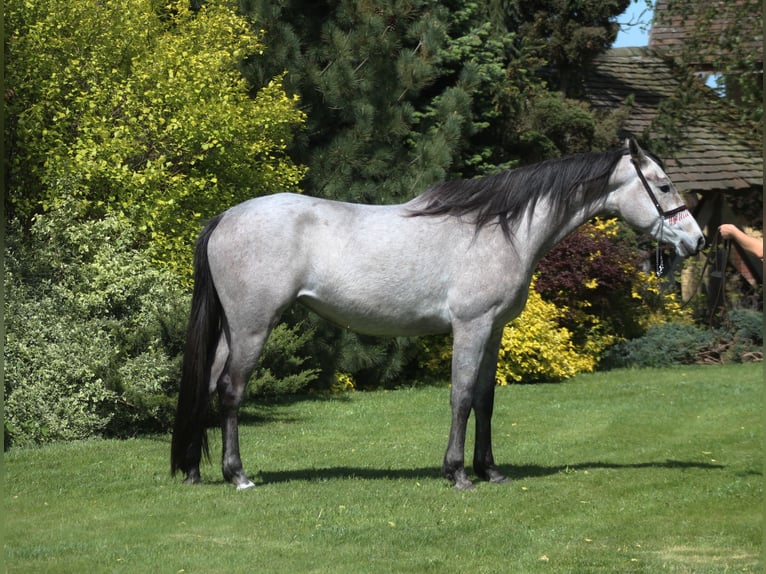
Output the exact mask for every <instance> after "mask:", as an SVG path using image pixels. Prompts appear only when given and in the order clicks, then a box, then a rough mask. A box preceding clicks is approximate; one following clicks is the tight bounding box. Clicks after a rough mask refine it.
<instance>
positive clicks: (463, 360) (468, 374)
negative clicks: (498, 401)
mask: <svg viewBox="0 0 766 574" xmlns="http://www.w3.org/2000/svg"><path fill="white" fill-rule="evenodd" d="M487 331H488V330H487V329H480V328H476V327H475V326H473V325H465V326H453V343H452V390H451V392H450V406H451V407H452V424H451V426H450V432H449V442H448V444H447V452H446V453H445V455H444V464H443V465H442V474H443V475H444V477H445V478H447V479H448V480H451V481H452V482H454V483H455V488H456V489H458V490H467V489H469V488H473V483H472V482H471V481H470V479H469V478H468V474H467V473H466V471H465V435H466V427H467V426H468V417H469V415H470V414H471V407H472V406H473V397H474V391H475V388H476V382H477V379H478V375H479V369H480V365H481V360H482V357H483V355H484V349H485V347H486V345H487V343H488V339H489V336H488V334H487Z"/></svg>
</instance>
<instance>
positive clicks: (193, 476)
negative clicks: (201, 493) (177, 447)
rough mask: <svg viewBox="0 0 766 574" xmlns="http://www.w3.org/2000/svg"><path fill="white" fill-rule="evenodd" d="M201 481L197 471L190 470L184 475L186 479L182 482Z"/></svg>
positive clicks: (196, 482)
mask: <svg viewBox="0 0 766 574" xmlns="http://www.w3.org/2000/svg"><path fill="white" fill-rule="evenodd" d="M201 482H202V479H201V478H200V476H199V473H193V472H190V473H189V474H188V475H187V476H186V480H184V484H200V483H201Z"/></svg>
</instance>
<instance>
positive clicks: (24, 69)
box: [6, 0, 303, 275]
mask: <svg viewBox="0 0 766 574" xmlns="http://www.w3.org/2000/svg"><path fill="white" fill-rule="evenodd" d="M83 23H85V25H83ZM6 31H7V36H6V37H7V38H8V44H9V46H8V59H9V71H10V73H9V78H8V85H9V86H11V87H12V89H13V91H14V93H15V96H14V98H13V100H12V103H11V105H10V106H9V116H10V121H9V124H10V129H11V137H10V139H11V141H12V142H13V145H12V148H11V158H10V160H11V161H10V166H11V174H10V190H9V194H8V199H9V200H10V208H11V211H12V212H13V213H15V214H17V215H18V216H20V217H22V218H25V219H28V218H29V217H30V216H31V215H33V214H35V213H38V212H40V211H41V210H46V209H50V208H52V207H54V206H56V205H57V204H59V203H60V202H61V201H62V200H64V199H65V198H63V197H62V196H61V193H62V192H64V191H65V193H67V194H69V195H71V198H72V199H75V200H76V201H77V202H78V204H79V210H80V213H82V214H85V215H86V216H92V217H99V216H101V215H102V214H104V213H113V214H116V215H118V216H119V217H124V218H126V219H127V220H128V221H130V222H131V223H132V224H133V225H135V226H136V228H137V229H138V230H139V231H140V235H139V236H137V238H136V240H137V241H138V242H139V243H141V244H143V245H147V246H148V248H149V249H150V251H151V256H152V259H153V260H155V261H157V262H158V263H162V264H163V265H168V266H170V267H171V268H173V269H174V270H175V271H176V272H178V273H180V274H187V275H188V268H189V263H190V253H191V249H190V247H191V245H192V243H193V241H194V238H195V237H196V234H197V231H198V229H199V226H200V223H201V221H202V220H203V219H204V218H207V217H209V216H211V215H212V214H214V213H216V212H218V211H221V210H222V209H223V208H225V207H228V206H230V205H232V204H234V203H238V202H240V201H242V200H244V199H247V198H248V197H251V196H253V195H262V194H266V193H272V192H275V191H282V190H285V189H296V188H297V186H298V182H299V181H300V179H301V177H302V176H303V169H302V168H300V167H298V166H297V165H296V164H295V163H293V162H292V161H291V160H290V159H289V158H288V157H287V156H286V155H285V149H286V147H287V146H288V144H289V143H290V141H291V139H292V136H293V132H294V130H295V129H296V127H298V126H299V125H300V124H301V122H302V120H303V115H302V114H301V112H300V111H299V110H298V109H297V107H296V100H295V98H289V97H287V96H286V95H285V93H284V91H283V90H282V86H281V82H282V78H281V76H278V77H275V78H273V79H272V80H270V81H269V82H268V83H267V85H265V86H262V87H261V89H259V90H257V92H255V93H252V94H251V93H250V86H249V85H248V84H247V82H246V80H245V79H244V78H243V77H242V75H241V73H240V72H239V71H238V69H237V66H238V64H239V62H240V61H241V60H242V59H244V58H245V57H246V56H249V55H251V54H258V53H259V52H262V51H263V46H262V44H261V42H260V40H259V39H258V36H257V34H256V33H254V32H253V30H252V27H251V25H250V23H249V22H248V21H246V20H245V19H244V18H242V17H241V16H238V15H237V14H236V13H235V12H234V10H233V9H232V8H231V7H230V6H228V5H227V4H226V3H225V2H223V1H221V0H211V2H208V3H206V4H205V5H204V6H203V7H202V8H200V10H199V12H193V11H192V10H190V9H189V8H188V7H187V6H186V5H185V4H184V3H183V2H172V3H170V4H166V3H165V2H158V1H157V0H137V1H136V2H130V3H127V4H126V3H118V2H114V1H111V0H108V1H105V2H102V1H100V0H76V1H74V2H63V1H62V0H43V1H41V2H35V3H29V2H21V1H17V0H14V1H13V2H11V4H10V6H9V9H8V18H7V22H6Z"/></svg>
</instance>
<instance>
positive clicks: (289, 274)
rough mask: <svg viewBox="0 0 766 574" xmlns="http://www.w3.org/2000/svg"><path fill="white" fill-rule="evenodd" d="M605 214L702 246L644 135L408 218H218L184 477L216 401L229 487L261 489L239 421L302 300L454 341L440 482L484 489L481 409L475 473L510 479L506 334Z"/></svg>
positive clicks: (419, 203)
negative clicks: (577, 240)
mask: <svg viewBox="0 0 766 574" xmlns="http://www.w3.org/2000/svg"><path fill="white" fill-rule="evenodd" d="M602 214H609V215H612V214H614V215H618V216H620V217H621V218H622V219H623V220H625V221H626V222H627V223H628V224H629V225H631V226H632V227H634V228H636V229H637V230H640V231H642V232H648V233H650V234H651V235H652V236H653V237H654V238H655V239H657V240H658V241H662V242H664V243H669V244H672V245H673V246H674V248H675V251H676V252H677V253H678V254H679V255H680V256H688V255H691V254H693V253H696V252H697V251H699V250H700V249H701V248H702V247H703V246H704V243H705V239H704V236H703V234H702V231H701V230H700V228H699V226H698V225H697V222H696V221H695V219H694V217H693V216H692V215H691V213H690V212H689V211H688V210H687V209H686V206H685V205H684V202H683V200H682V198H681V196H680V195H679V194H678V192H677V191H676V190H675V188H674V187H673V185H672V183H671V182H670V179H669V178H668V176H667V175H666V174H665V173H664V171H663V170H662V168H661V167H660V165H659V162H658V161H656V160H655V159H654V158H653V157H652V156H651V155H649V154H648V153H645V152H644V151H643V150H642V149H641V148H640V147H639V145H638V144H637V143H636V141H635V140H633V139H632V138H631V139H629V140H627V141H626V143H625V146H624V148H619V149H615V150H611V151H607V152H598V153H585V154H578V155H573V156H568V157H565V158H562V159H557V160H549V161H545V162H542V163H538V164H534V165H532V166H529V167H524V168H520V169H516V170H512V171H507V172H503V173H500V174H497V175H492V176H487V177H484V178H477V179H472V180H465V181H453V182H448V183H444V184H440V185H436V186H434V187H432V188H430V189H428V190H426V191H425V192H424V193H423V194H421V195H419V196H418V197H415V198H414V199H412V200H411V201H409V202H407V203H404V204H401V205H388V206H373V205H358V204H351V203H342V202H336V201H329V200H325V199H317V198H313V197H306V196H303V195H296V194H290V193H281V194H276V195H270V196H265V197H259V198H256V199H252V200H250V201H246V202H244V203H241V204H239V205H236V206H234V207H232V208H231V209H229V210H228V211H226V212H224V213H222V214H220V215H218V216H216V217H215V218H213V219H212V220H211V221H210V222H208V224H207V226H206V227H205V229H204V230H203V231H202V233H201V235H200V238H199V240H198V242H197V247H196V252H195V265H194V277H195V285H194V293H193V298H192V309H191V317H190V322H189V328H188V339H187V345H186V350H185V355H184V363H183V372H182V381H181V386H180V392H179V397H178V410H177V415H176V420H175V426H174V429H173V438H172V447H171V471H172V473H173V474H175V473H176V472H178V471H182V472H184V473H185V474H186V482H189V483H196V482H199V481H200V470H199V466H200V461H201V458H202V454H203V452H204V453H205V454H207V452H208V445H207V435H206V431H205V420H206V415H207V412H208V406H209V404H210V400H211V396H212V395H213V394H214V393H216V392H217V393H218V397H219V403H220V408H221V415H222V423H221V427H222V439H223V456H222V471H223V476H224V478H225V479H226V480H227V481H229V482H231V483H232V484H234V485H235V486H236V487H237V488H238V489H246V488H250V487H252V486H253V483H252V482H251V481H250V479H249V478H248V477H247V475H246V474H245V472H244V471H243V467H242V461H241V458H240V453H239V437H238V422H237V416H238V411H239V407H240V403H241V401H242V398H243V395H244V391H245V386H246V384H247V382H248V379H249V377H250V375H251V374H252V372H253V369H254V368H255V366H256V363H257V361H258V359H259V356H260V354H261V351H262V349H263V346H264V344H265V342H266V339H267V338H268V336H269V333H270V332H271V330H272V329H273V327H274V326H275V325H276V324H277V322H278V320H279V318H280V315H281V314H282V313H283V311H284V310H285V309H286V308H287V307H288V306H290V305H291V304H293V303H294V302H295V301H298V302H300V303H301V304H303V305H305V306H306V307H308V308H309V309H311V310H313V311H314V312H316V313H317V314H319V315H320V316H322V317H324V318H325V319H327V320H329V321H331V322H332V323H334V324H336V325H338V326H340V327H341V328H344V329H352V330H354V331H357V332H359V333H364V334H369V335H424V334H437V333H450V332H451V333H452V336H453V353H452V387H451V391H450V404H451V407H452V423H451V427H450V432H449V440H448V444H447V451H446V454H445V456H444V462H443V465H442V474H443V475H444V476H445V477H446V478H447V479H448V480H450V481H452V483H454V485H455V487H456V488H458V489H467V488H471V487H472V486H473V484H472V482H471V480H470V479H469V477H468V475H467V473H466V470H465V463H464V450H465V439H466V426H467V423H468V418H469V415H470V412H471V410H473V412H474V416H475V424H476V433H475V445H474V457H473V470H474V472H475V474H476V475H477V476H478V477H480V478H481V479H484V480H488V481H490V482H495V483H500V482H506V480H507V479H506V477H505V476H504V475H503V474H502V472H501V471H500V469H499V468H498V466H497V465H496V464H495V460H494V457H493V454H492V438H491V419H492V410H493V403H494V394H495V393H494V391H495V376H494V375H495V369H496V363H497V355H498V348H499V345H500V339H501V335H502V331H503V326H504V325H505V324H506V323H508V322H509V321H510V320H511V319H513V318H514V317H516V316H517V315H518V314H519V313H520V312H521V310H522V309H523V308H524V305H525V302H526V300H527V295H528V291H529V284H530V280H531V278H532V273H533V271H534V269H535V266H536V265H537V263H538V262H539V261H540V259H541V258H542V257H543V256H544V255H545V254H546V253H547V252H548V251H549V250H550V249H551V248H552V247H553V246H554V245H555V244H556V243H558V242H559V241H561V240H562V239H563V238H564V237H566V236H567V235H568V234H569V233H570V232H572V231H573V230H574V229H575V228H577V227H578V226H580V225H581V224H583V223H585V222H586V221H588V220H589V219H591V218H593V217H594V216H596V215H602Z"/></svg>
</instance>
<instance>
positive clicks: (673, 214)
mask: <svg viewBox="0 0 766 574" xmlns="http://www.w3.org/2000/svg"><path fill="white" fill-rule="evenodd" d="M630 163H632V164H633V167H635V168H636V173H637V174H638V179H640V180H641V184H642V185H643V186H644V189H645V190H646V193H648V194H649V199H651V200H652V203H653V204H654V207H655V208H656V209H657V213H659V215H660V236H659V238H658V240H657V250H656V253H655V265H656V274H657V277H662V274H663V273H664V271H665V265H664V263H663V261H662V251H661V247H660V244H661V243H662V235H663V234H662V232H663V231H664V229H665V220H666V219H669V220H670V223H669V224H670V225H673V224H674V223H676V222H677V221H679V220H680V219H682V218H681V217H680V214H681V213H684V212H687V213H688V212H689V208H688V207H686V206H685V205H680V206H678V207H676V208H673V209H669V210H667V211H665V210H663V209H662V206H661V205H660V202H659V201H658V200H657V196H656V195H654V192H653V191H652V186H651V185H649V182H648V181H646V177H644V173H643V172H642V171H641V167H640V166H639V165H638V161H636V160H635V158H632V157H631V158H630Z"/></svg>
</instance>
